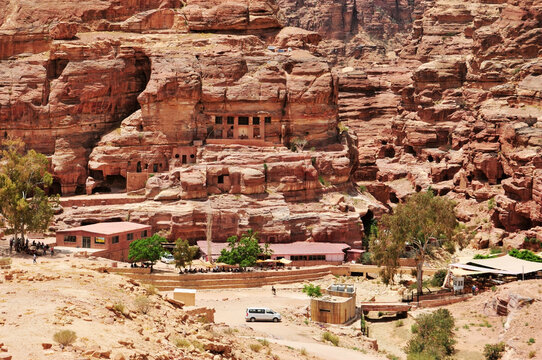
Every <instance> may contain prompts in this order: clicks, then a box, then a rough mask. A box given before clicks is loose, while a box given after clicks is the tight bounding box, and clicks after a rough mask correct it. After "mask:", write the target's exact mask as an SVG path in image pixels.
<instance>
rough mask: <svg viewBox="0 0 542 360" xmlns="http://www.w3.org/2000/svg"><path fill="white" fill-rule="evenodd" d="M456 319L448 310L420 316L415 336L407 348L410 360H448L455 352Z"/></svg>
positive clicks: (414, 328)
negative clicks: (454, 330)
mask: <svg viewBox="0 0 542 360" xmlns="http://www.w3.org/2000/svg"><path fill="white" fill-rule="evenodd" d="M454 324H455V321H454V318H453V316H452V315H451V314H450V311H448V309H438V310H436V311H434V312H432V313H430V314H424V315H420V316H418V317H417V318H416V324H415V325H413V330H415V331H413V333H414V336H413V338H412V339H410V340H409V342H408V344H407V346H406V349H405V351H406V353H407V354H408V360H414V359H434V360H441V359H446V358H447V357H449V356H450V355H452V354H453V352H454V345H455V343H456V341H455V340H454V333H453V329H454Z"/></svg>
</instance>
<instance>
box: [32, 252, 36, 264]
mask: <svg viewBox="0 0 542 360" xmlns="http://www.w3.org/2000/svg"><path fill="white" fill-rule="evenodd" d="M36 258H37V256H36V254H34V257H33V260H32V262H33V263H34V264H37V261H36Z"/></svg>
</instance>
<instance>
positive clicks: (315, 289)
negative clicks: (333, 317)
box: [303, 284, 322, 298]
mask: <svg viewBox="0 0 542 360" xmlns="http://www.w3.org/2000/svg"><path fill="white" fill-rule="evenodd" d="M303 292H304V293H305V294H307V295H308V296H309V297H311V298H312V297H314V298H318V297H321V296H322V289H321V288H320V285H313V284H307V285H304V286H303Z"/></svg>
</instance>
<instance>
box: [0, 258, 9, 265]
mask: <svg viewBox="0 0 542 360" xmlns="http://www.w3.org/2000/svg"><path fill="white" fill-rule="evenodd" d="M7 265H11V258H0V266H7Z"/></svg>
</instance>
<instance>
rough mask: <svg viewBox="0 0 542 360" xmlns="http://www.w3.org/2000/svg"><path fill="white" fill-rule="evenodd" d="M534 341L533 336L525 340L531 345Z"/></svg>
mask: <svg viewBox="0 0 542 360" xmlns="http://www.w3.org/2000/svg"><path fill="white" fill-rule="evenodd" d="M534 343H535V340H534V339H533V338H530V339H529V341H527V344H529V345H532V344H534Z"/></svg>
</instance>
